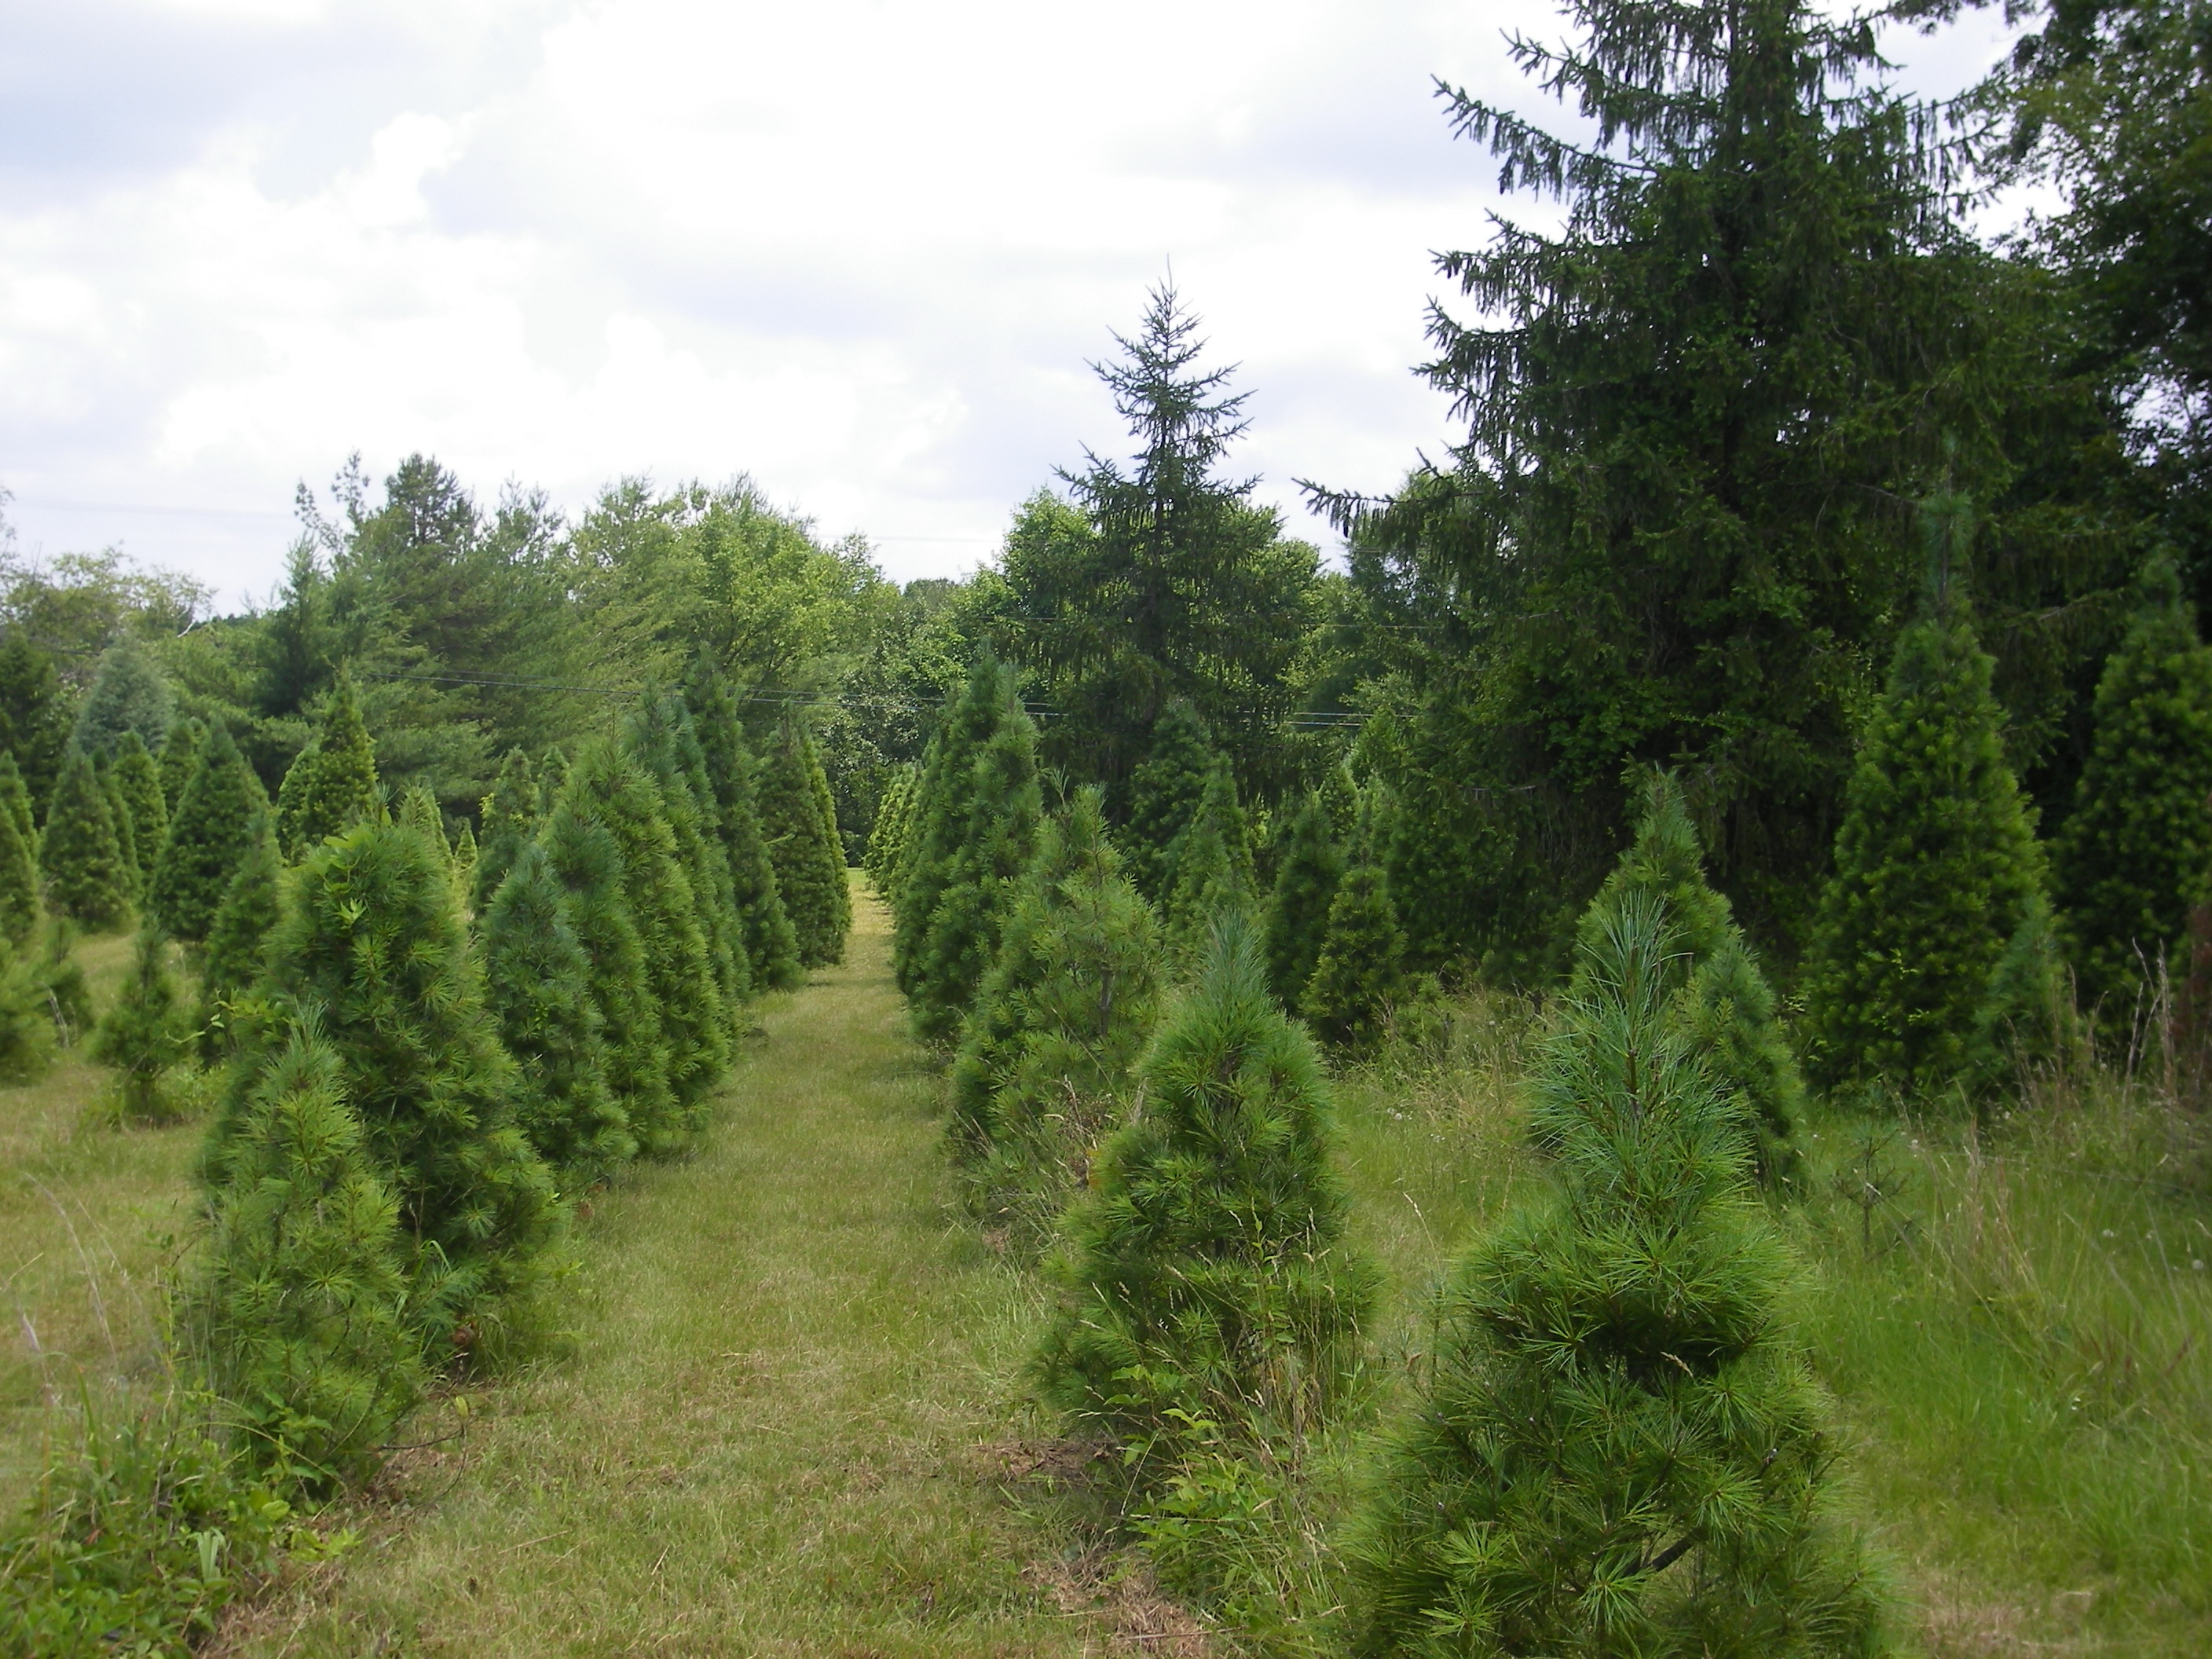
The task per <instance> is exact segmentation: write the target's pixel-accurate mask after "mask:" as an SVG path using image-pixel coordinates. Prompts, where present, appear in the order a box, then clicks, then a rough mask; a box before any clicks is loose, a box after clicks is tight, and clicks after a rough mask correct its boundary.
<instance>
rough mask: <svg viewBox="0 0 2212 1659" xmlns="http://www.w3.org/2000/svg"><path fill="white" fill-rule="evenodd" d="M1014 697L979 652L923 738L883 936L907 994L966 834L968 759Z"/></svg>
mask: <svg viewBox="0 0 2212 1659" xmlns="http://www.w3.org/2000/svg"><path fill="white" fill-rule="evenodd" d="M1015 699H1016V693H1015V690H1014V678H1013V673H1012V670H1010V669H1006V668H1001V667H1000V665H998V664H997V663H995V662H994V661H992V660H991V659H988V658H987V657H979V658H978V659H976V661H975V664H974V665H972V666H971V667H970V668H969V671H968V679H967V683H966V684H964V685H963V687H962V688H961V691H960V695H959V696H957V698H955V699H954V700H953V701H952V702H951V704H950V705H949V706H948V707H947V708H946V709H945V717H944V719H943V720H942V721H940V722H939V726H938V728H937V730H936V732H934V733H933V734H932V736H931V738H930V740H929V749H928V752H927V757H925V759H924V762H923V765H922V777H921V792H920V794H919V796H918V798H917V800H916V805H915V823H914V827H913V828H912V829H910V830H908V834H907V846H906V849H905V859H904V869H903V871H902V873H901V876H900V878H899V884H898V890H897V892H896V897H895V899H894V902H893V908H894V909H895V911H896V923H897V926H896V928H895V930H894V931H893V933H892V935H891V968H892V971H893V973H894V974H895V975H896V978H897V980H898V986H899V989H901V990H902V991H904V992H905V993H906V994H908V996H912V995H914V994H915V988H916V987H918V986H919V985H920V984H921V975H922V964H923V959H924V955H925V952H926V950H927V945H928V943H929V930H930V925H931V923H932V922H933V921H934V920H935V918H936V915H937V905H938V901H939V899H941V898H943V897H944V896H945V884H946V883H947V882H948V881H949V880H950V879H951V869H952V861H953V860H954V859H955V858H956V857H957V855H958V854H959V852H960V848H961V845H962V842H963V838H964V837H965V836H967V834H968V824H969V817H970V816H971V814H972V811H973V809H974V806H975V757H976V755H977V753H978V752H980V751H981V749H982V747H983V745H984V744H987V743H988V742H990V740H991V737H992V734H993V733H994V732H996V731H997V730H998V729H999V723H1000V720H1002V719H1003V718H1004V716H1005V713H1006V708H1007V707H1008V705H1009V704H1011V703H1013V702H1015Z"/></svg>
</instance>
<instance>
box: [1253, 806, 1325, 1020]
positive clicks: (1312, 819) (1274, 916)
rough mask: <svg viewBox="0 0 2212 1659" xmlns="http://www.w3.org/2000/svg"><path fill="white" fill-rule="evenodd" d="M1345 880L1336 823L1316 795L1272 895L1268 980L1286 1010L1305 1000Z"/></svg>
mask: <svg viewBox="0 0 2212 1659" xmlns="http://www.w3.org/2000/svg"><path fill="white" fill-rule="evenodd" d="M1343 879H1344V846H1343V843H1342V842H1341V841H1340V840H1339V838H1338V831H1337V827H1336V821H1335V819H1334V816H1333V815H1332V814H1331V813H1330V811H1329V805H1328V802H1327V801H1326V800H1324V799H1322V796H1321V794H1320V793H1319V792H1318V791H1313V792H1310V793H1308V794H1307V796H1306V798H1305V799H1304V801H1302V802H1300V803H1299V805H1298V810H1297V814H1296V816H1294V817H1292V818H1291V824H1290V829H1289V832H1288V834H1287V836H1285V842H1284V846H1283V849H1282V856H1281V858H1280V860H1279V863H1278V866H1277V868H1276V871H1275V885H1274V890H1273V891H1272V892H1270V893H1269V894H1268V896H1267V981H1268V983H1269V984H1271V985H1273V987H1275V995H1276V997H1277V998H1278V999H1279V1000H1280V1001H1281V1003H1282V1005H1283V1006H1285V1008H1296V1007H1297V1006H1299V1005H1300V1003H1301V1002H1303V1001H1304V997H1305V990H1306V981H1309V980H1310V979H1311V978H1312V977H1313V972H1314V964H1315V963H1318V962H1319V961H1320V960H1321V946H1322V939H1323V938H1324V937H1325V936H1326V935H1327V933H1328V912H1329V904H1330V902H1331V901H1332V900H1334V898H1335V897H1336V888H1337V884H1338V883H1339V882H1340V881H1342V880H1343Z"/></svg>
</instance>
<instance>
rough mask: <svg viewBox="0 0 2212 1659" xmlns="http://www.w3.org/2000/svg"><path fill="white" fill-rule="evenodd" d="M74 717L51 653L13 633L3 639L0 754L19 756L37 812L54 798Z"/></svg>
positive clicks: (17, 631) (0, 647)
mask: <svg viewBox="0 0 2212 1659" xmlns="http://www.w3.org/2000/svg"><path fill="white" fill-rule="evenodd" d="M69 738H70V718H69V712H68V707H67V702H66V701H65V699H64V696H63V695H62V683H61V676H60V675H58V674H57V673H56V672H55V671H54V659H53V657H52V654H51V653H47V652H45V651H41V650H40V649H39V647H36V646H34V645H33V644H32V643H31V642H30V641H28V640H27V639H25V638H24V637H23V634H22V630H21V629H9V634H8V637H7V638H6V639H4V640H0V749H4V750H7V751H8V752H9V754H11V755H13V756H14V757H15V764H16V765H17V767H19V768H20V769H21V771H22V775H23V786H24V787H25V788H26V789H27V790H28V791H29V792H30V799H31V802H32V805H33V810H36V809H37V808H39V807H42V806H44V805H46V803H47V802H48V801H50V800H52V799H53V798H54V786H55V785H56V784H57V783H58V782H60V781H61V775H62V761H63V758H64V756H65V754H66V753H67V751H68V749H69Z"/></svg>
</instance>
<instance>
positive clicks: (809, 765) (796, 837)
mask: <svg viewBox="0 0 2212 1659" xmlns="http://www.w3.org/2000/svg"><path fill="white" fill-rule="evenodd" d="M827 788H828V786H827V785H826V783H823V781H822V762H821V759H820V757H818V756H817V754H816V753H815V750H814V740H813V738H811V737H810V736H808V735H807V732H806V730H805V727H804V726H801V725H800V724H799V721H797V720H787V721H786V722H785V723H784V725H783V727H782V730H781V732H779V733H778V735H777V737H776V738H775V741H773V742H772V743H770V744H769V749H768V753H767V755H766V757H764V761H763V766H762V768H761V781H760V822H761V833H762V835H763V836H764V837H766V839H767V842H768V850H769V860H770V861H771V862H772V863H773V864H774V865H775V887H776V891H777V892H778V893H779V894H781V896H782V898H783V908H784V910H785V912H786V913H787V915H789V916H790V918H791V927H792V932H793V935H794V936H795V937H796V939H798V942H799V961H800V963H802V964H804V965H805V966H806V967H809V968H825V967H828V966H829V964H831V963H836V962H840V961H842V960H843V959H844V955H845V930H846V927H848V925H849V921H850V914H851V899H850V897H849V896H848V894H847V892H846V887H845V856H844V852H843V849H842V847H841V846H840V845H839V843H838V842H837V839H836V825H835V823H834V822H825V821H824V819H823V813H822V801H823V797H824V795H825V793H826V791H827Z"/></svg>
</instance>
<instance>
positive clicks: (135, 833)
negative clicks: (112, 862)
mask: <svg viewBox="0 0 2212 1659" xmlns="http://www.w3.org/2000/svg"><path fill="white" fill-rule="evenodd" d="M112 771H113V774H114V777H115V789H116V793H118V795H120V796H121V797H122V798H123V805H124V808H125V811H127V812H128V813H129V814H130V816H131V860H132V861H133V862H134V863H135V864H137V866H138V869H139V872H140V875H141V878H142V879H143V878H149V877H150V876H151V875H152V873H153V870H154V866H155V864H156V863H157V862H159V861H160V859H161V843H162V842H165V841H167V839H168V838H169V804H168V802H167V800H166V799H163V797H162V794H161V767H160V765H159V764H158V763H156V762H155V759H154V757H153V756H152V754H150V753H149V751H148V750H147V748H146V745H145V744H143V742H141V741H140V740H139V737H138V734H137V732H125V733H124V734H123V735H122V736H121V737H119V738H117V739H116V740H115V763H114V766H113V768H112Z"/></svg>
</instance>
